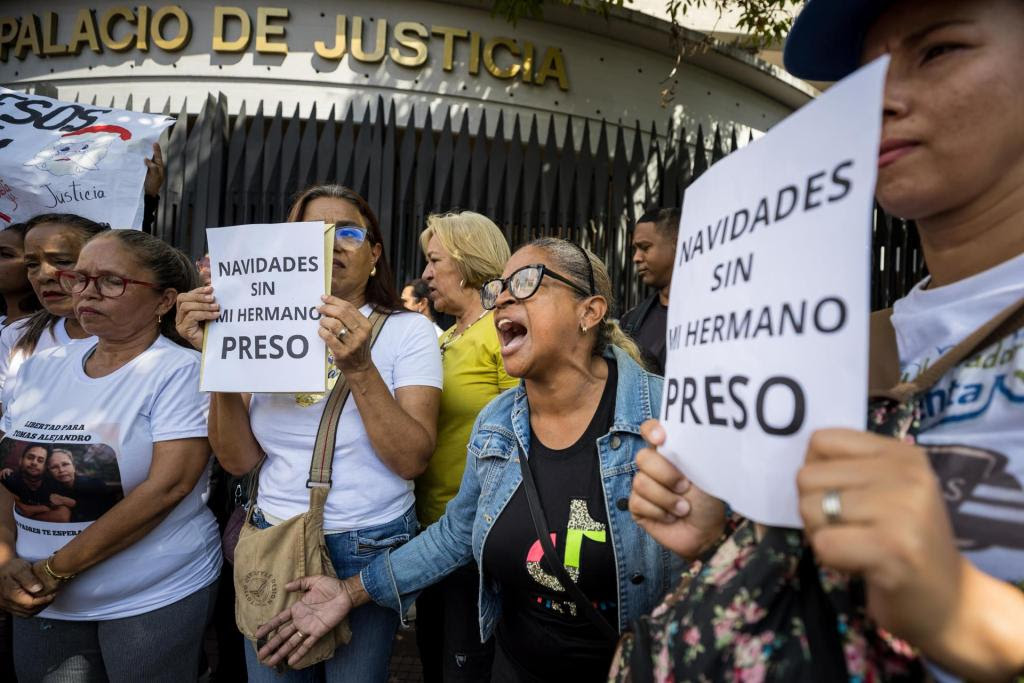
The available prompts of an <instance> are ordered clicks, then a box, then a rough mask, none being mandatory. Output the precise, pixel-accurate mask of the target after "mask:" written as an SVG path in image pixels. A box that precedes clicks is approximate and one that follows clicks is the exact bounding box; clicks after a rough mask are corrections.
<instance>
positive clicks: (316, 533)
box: [235, 311, 388, 669]
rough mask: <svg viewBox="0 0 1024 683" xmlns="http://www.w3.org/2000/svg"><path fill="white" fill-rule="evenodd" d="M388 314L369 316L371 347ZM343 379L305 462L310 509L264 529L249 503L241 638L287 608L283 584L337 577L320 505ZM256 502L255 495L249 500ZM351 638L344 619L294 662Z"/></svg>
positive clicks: (238, 555) (292, 596)
mask: <svg viewBox="0 0 1024 683" xmlns="http://www.w3.org/2000/svg"><path fill="white" fill-rule="evenodd" d="M387 318H388V314H386V313H379V312H377V311H374V312H373V313H372V314H371V315H370V324H371V326H372V332H371V333H370V346H371V348H372V347H373V344H374V343H375V342H376V341H377V336H378V335H379V334H380V331H381V328H383V327H384V322H385V321H386V320H387ZM349 393H350V391H349V386H348V381H347V380H346V379H345V376H344V375H341V376H340V377H339V378H338V381H337V383H336V384H335V385H334V389H332V390H331V393H330V395H329V396H328V397H327V401H326V402H325V404H324V412H323V415H322V416H321V418H320V427H319V429H318V430H317V434H316V443H315V445H314V447H313V458H312V460H311V462H310V465H309V480H308V481H307V482H306V487H307V488H308V489H309V510H308V511H307V512H304V513H302V514H301V515H297V516H295V517H292V518H291V519H289V520H288V521H286V522H282V523H281V524H278V525H276V526H272V527H270V528H267V529H257V528H256V527H254V526H253V525H252V524H251V523H250V518H251V516H252V511H253V508H254V507H255V505H254V504H253V505H250V507H249V511H248V513H247V514H246V518H245V524H243V525H242V529H241V532H240V533H239V535H238V545H237V546H235V620H236V621H237V622H238V629H239V630H240V631H241V632H242V635H244V636H245V637H246V638H248V639H249V640H251V641H255V640H256V635H255V634H256V629H257V628H259V627H260V626H261V625H262V624H265V623H267V622H268V621H270V619H271V617H273V616H275V615H277V614H278V613H279V612H281V611H282V610H284V609H286V608H288V607H290V606H291V605H292V604H294V603H295V602H297V601H298V600H299V598H300V597H301V593H290V592H288V591H286V590H285V588H284V587H285V585H286V584H288V583H289V582H291V581H294V580H295V579H298V578H301V577H303V576H312V575H316V574H325V575H327V576H337V574H336V573H335V571H334V566H333V565H332V564H331V558H330V555H329V554H328V552H327V546H326V544H325V542H324V503H325V502H326V501H327V493H328V491H330V488H331V465H332V462H333V460H334V444H335V439H336V437H337V434H338V420H339V418H340V417H341V411H342V408H344V407H345V402H346V400H347V399H348V395H349ZM250 500H251V501H252V503H255V497H253V498H251V499H250ZM351 638H352V630H351V629H350V628H349V625H348V620H347V619H346V620H344V621H342V622H341V623H340V624H338V625H337V626H336V627H335V628H334V629H333V630H332V631H331V632H330V633H328V634H326V635H325V636H324V637H323V638H321V639H320V640H318V641H317V643H316V645H314V646H313V648H312V649H311V650H310V651H309V652H307V653H306V655H305V656H304V657H303V658H302V660H301V661H300V662H299V664H298V665H297V666H295V667H293V668H296V669H304V668H306V667H308V666H311V665H313V664H316V663H317V662H322V661H324V660H325V659H330V658H331V657H332V656H333V655H334V650H335V649H336V648H337V647H338V646H339V645H343V644H345V643H347V642H348V641H349V640H350V639H351Z"/></svg>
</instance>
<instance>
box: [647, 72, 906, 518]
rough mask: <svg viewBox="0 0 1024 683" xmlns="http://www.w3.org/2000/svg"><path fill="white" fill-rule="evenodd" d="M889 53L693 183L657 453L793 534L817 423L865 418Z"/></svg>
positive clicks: (686, 205) (672, 301)
mask: <svg viewBox="0 0 1024 683" xmlns="http://www.w3.org/2000/svg"><path fill="white" fill-rule="evenodd" d="M887 66H888V58H884V59H881V60H878V61H876V62H874V63H872V64H871V65H869V66H867V67H865V68H863V69H861V70H860V71H858V72H857V73H856V74H854V75H852V76H850V77H849V78H847V79H846V80H844V81H842V82H841V83H839V84H837V85H835V86H834V87H833V88H831V89H830V90H828V91H827V92H826V93H824V94H823V95H822V96H821V97H820V98H818V99H817V100H815V101H814V102H812V103H810V104H808V105H807V106H805V107H804V108H803V109H801V110H799V111H797V112H796V113H794V114H793V115H792V116H790V117H789V118H787V119H785V120H784V121H782V122H780V123H779V124H777V125H776V126H775V127H774V128H773V129H772V130H771V132H769V133H768V134H767V135H766V136H765V137H764V138H762V139H760V140H758V141H757V142H755V143H753V144H751V145H749V146H747V147H746V148H744V149H742V150H740V151H737V152H734V153H733V154H731V155H729V156H728V157H726V158H725V159H723V160H722V161H719V162H718V163H717V164H715V165H714V166H712V167H711V168H710V169H709V170H708V171H707V172H706V173H705V174H704V175H702V176H701V177H700V179H699V180H697V181H696V182H695V183H693V185H691V186H690V187H689V188H687V190H686V197H685V200H684V201H683V214H682V221H681V223H680V228H679V241H678V245H677V250H676V267H675V271H674V273H673V276H672V289H671V293H670V296H669V308H668V324H667V340H666V341H667V348H668V352H667V362H666V368H665V389H664V393H663V398H662V408H661V416H662V424H663V425H664V426H665V429H666V432H667V437H668V439H667V443H666V446H665V447H664V449H663V452H664V453H666V455H667V456H668V457H669V458H671V459H672V460H673V461H674V462H675V463H676V464H677V465H678V466H679V467H680V469H681V470H682V471H683V472H684V473H685V474H686V475H687V476H689V477H690V478H691V480H692V481H693V482H694V483H695V484H696V485H697V486H699V487H700V488H701V489H703V490H705V491H707V492H708V493H711V494H712V495H715V496H717V497H719V498H721V499H723V500H725V501H727V502H728V503H729V504H730V505H731V506H732V507H733V508H734V509H735V510H737V511H738V512H740V513H741V514H743V515H746V516H747V517H750V518H751V519H754V520H756V521H758V522H762V523H765V524H772V525H777V526H789V527H799V526H802V524H801V521H800V516H799V512H798V507H797V491H796V473H797V471H798V470H799V468H800V466H801V465H802V464H803V461H804V455H805V450H806V447H807V441H808V438H809V436H810V434H811V432H813V431H814V430H816V429H820V428H824V427H850V428H856V429H863V428H864V425H865V420H866V417H865V415H866V400H867V354H868V351H867V349H868V316H869V308H870V307H869V298H868V295H869V288H870V263H871V251H870V248H871V212H872V207H873V203H874V189H875V179H876V175H877V159H878V145H879V137H880V135H881V117H882V92H883V88H884V83H885V74H886V68H887Z"/></svg>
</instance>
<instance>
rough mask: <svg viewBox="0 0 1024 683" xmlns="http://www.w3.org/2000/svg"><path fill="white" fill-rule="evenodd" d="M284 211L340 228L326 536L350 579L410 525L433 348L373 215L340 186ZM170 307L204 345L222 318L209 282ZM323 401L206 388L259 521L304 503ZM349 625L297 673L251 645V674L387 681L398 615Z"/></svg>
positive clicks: (227, 452) (432, 382)
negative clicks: (338, 395) (272, 664)
mask: <svg viewBox="0 0 1024 683" xmlns="http://www.w3.org/2000/svg"><path fill="white" fill-rule="evenodd" d="M288 220H289V221H293V222H294V221H324V222H326V223H333V224H335V226H336V227H335V239H334V258H333V269H332V274H331V295H330V296H327V297H323V300H322V301H320V302H319V303H320V304H321V306H320V313H321V315H322V317H321V319H320V335H321V337H323V339H324V340H325V341H326V342H327V347H328V351H329V353H330V359H329V363H330V369H329V373H328V377H329V383H330V385H331V386H332V387H333V386H334V383H335V382H336V381H337V379H338V377H339V375H340V374H341V373H344V375H345V378H346V379H347V380H348V383H349V386H350V388H351V390H352V393H351V396H350V397H349V400H348V401H347V402H346V404H345V406H344V409H343V411H342V413H341V418H340V421H339V423H338V436H337V441H336V443H335V450H334V460H333V465H332V472H333V475H332V477H331V481H332V485H331V489H330V491H329V493H328V495H327V502H326V505H325V508H324V532H325V537H326V545H327V549H328V552H329V553H330V556H331V562H332V563H333V565H334V569H335V571H336V572H338V574H339V575H342V576H348V575H349V574H354V573H356V572H358V571H359V570H360V569H362V568H363V567H364V566H366V565H367V564H369V563H370V562H371V561H372V560H373V559H374V558H376V557H378V556H381V555H386V554H387V553H388V552H389V551H391V550H393V549H395V548H397V547H398V546H400V545H402V544H403V543H405V542H406V541H408V540H409V539H410V538H412V537H413V536H414V535H415V534H416V532H417V530H418V526H419V525H418V523H417V520H416V509H415V506H414V505H413V501H414V498H413V481H412V480H413V479H415V478H416V477H417V476H419V475H420V474H422V473H423V471H424V469H425V468H426V466H427V462H428V460H429V458H430V455H431V453H433V450H434V442H435V439H436V434H437V410H438V403H439V400H440V395H441V380H442V374H441V354H440V351H439V350H438V346H437V335H436V334H435V333H434V326H433V325H432V324H431V322H430V321H429V320H428V319H427V318H425V317H423V316H421V315H418V314H416V313H411V312H408V311H405V310H404V309H403V307H402V301H401V299H400V298H399V297H398V294H397V293H396V292H395V289H394V285H393V284H392V277H391V272H390V269H389V268H388V264H387V259H386V258H385V253H384V245H383V242H382V238H381V233H380V228H379V226H378V224H377V217H376V216H375V215H374V213H373V210H372V209H371V208H370V206H369V205H368V204H367V203H366V201H365V200H364V199H363V198H362V197H360V196H359V195H358V194H356V193H355V192H353V191H352V190H349V189H347V188H344V187H341V186H338V185H321V186H316V187H312V188H310V189H308V190H306V191H305V192H303V193H302V194H301V195H299V197H298V198H297V199H296V200H295V202H294V204H293V205H292V209H291V211H290V212H289V216H288ZM282 229H283V228H282ZM310 296H311V298H313V299H314V300H315V299H316V297H317V294H316V293H315V292H312V293H310ZM180 308H181V312H180V318H181V319H180V320H179V325H178V329H179V330H180V331H181V332H182V334H183V336H185V337H186V338H187V339H188V340H189V341H191V342H192V344H193V345H195V347H196V348H200V347H201V345H202V340H203V333H202V325H203V324H205V322H206V321H208V320H213V319H215V318H217V316H218V315H219V314H218V308H217V302H216V299H215V298H214V292H213V289H212V288H211V287H203V288H200V289H197V290H195V291H193V292H189V293H188V294H185V295H182V296H181V298H180ZM375 310H376V311H380V312H384V313H389V314H390V316H389V317H388V319H387V321H386V322H385V323H384V327H383V328H382V329H381V332H380V336H379V337H378V338H377V341H376V343H375V344H374V345H373V347H372V348H371V347H370V341H369V339H370V337H369V333H370V323H369V320H368V317H369V316H370V315H371V314H372V313H373V312H374V311H375ZM324 405H325V401H324V396H323V395H320V394H316V395H311V394H299V395H292V394H253V395H252V396H251V397H250V396H249V395H243V394H228V393H215V394H213V395H212V401H211V406H210V441H211V443H212V444H213V450H214V452H215V453H216V454H217V459H218V460H219V461H220V463H221V465H222V466H223V467H224V469H225V470H227V471H228V472H230V473H232V474H235V475H241V474H245V473H247V472H250V471H252V470H253V469H254V468H256V467H257V466H259V472H258V477H259V487H258V494H257V499H256V500H255V501H250V504H253V505H255V506H256V509H255V510H254V511H253V513H252V516H251V523H252V524H253V525H255V526H256V527H258V528H267V527H270V526H273V525H276V524H279V523H281V522H282V521H284V520H287V519H289V518H291V517H294V516H296V515H298V514H301V513H303V512H306V510H307V509H308V508H309V489H307V488H306V481H307V478H308V473H309V466H310V458H311V457H312V453H313V446H314V444H315V441H316V434H317V428H318V427H319V424H320V417H321V415H322V413H323V410H324ZM264 454H266V459H265V460H263V463H262V465H260V461H261V459H262V458H263V455H264ZM350 625H351V627H352V640H351V641H350V642H349V643H348V644H347V645H344V646H342V647H340V648H339V649H338V650H337V651H336V653H335V655H334V657H332V658H331V659H329V660H327V661H326V662H322V663H320V664H317V665H316V666H314V667H310V668H308V669H303V670H301V671H288V672H286V673H284V674H278V673H276V672H275V671H274V670H273V669H269V668H267V667H264V666H261V665H260V664H259V662H258V660H257V658H256V651H255V649H254V648H253V647H247V648H246V660H247V668H248V673H249V680H250V681H273V682H276V683H288V682H290V681H306V680H316V679H317V678H318V677H319V680H325V679H326V680H327V681H331V682H337V681H353V682H359V683H362V682H363V681H383V680H385V679H386V677H387V666H388V660H389V659H390V656H391V646H392V643H393V641H394V637H395V632H396V631H397V629H398V615H397V614H395V613H394V612H391V611H390V610H387V609H385V608H383V607H378V606H376V605H367V606H365V607H363V608H361V609H358V610H355V611H353V613H352V615H351V621H350Z"/></svg>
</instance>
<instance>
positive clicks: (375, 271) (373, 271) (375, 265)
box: [370, 264, 377, 277]
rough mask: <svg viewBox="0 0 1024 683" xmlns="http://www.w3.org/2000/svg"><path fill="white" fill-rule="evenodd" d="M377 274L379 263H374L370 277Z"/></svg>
mask: <svg viewBox="0 0 1024 683" xmlns="http://www.w3.org/2000/svg"><path fill="white" fill-rule="evenodd" d="M376 274H377V264H373V268H371V269H370V277H373V276H374V275H376Z"/></svg>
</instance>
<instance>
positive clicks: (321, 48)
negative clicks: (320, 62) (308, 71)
mask: <svg viewBox="0 0 1024 683" xmlns="http://www.w3.org/2000/svg"><path fill="white" fill-rule="evenodd" d="M347 23H348V21H347V19H346V17H345V15H344V14H339V15H338V19H337V20H336V21H335V26H334V47H327V44H326V43H325V42H324V41H322V40H318V41H316V42H315V43H313V49H314V50H316V53H317V54H318V55H320V56H321V57H323V58H324V59H341V58H342V57H344V56H345V52H346V48H345V26H346V24H347Z"/></svg>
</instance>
